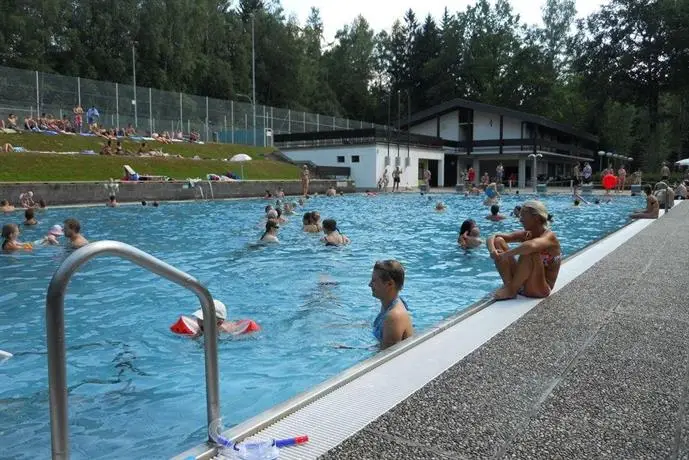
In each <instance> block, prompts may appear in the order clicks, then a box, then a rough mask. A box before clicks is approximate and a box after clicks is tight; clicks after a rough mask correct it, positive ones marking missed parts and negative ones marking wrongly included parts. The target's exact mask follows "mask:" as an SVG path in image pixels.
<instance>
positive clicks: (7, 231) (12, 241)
mask: <svg viewBox="0 0 689 460" xmlns="http://www.w3.org/2000/svg"><path fill="white" fill-rule="evenodd" d="M2 238H3V242H2V250H3V251H6V252H10V251H19V250H20V249H26V250H29V251H30V250H31V249H32V246H31V243H22V242H20V241H18V240H17V238H19V226H18V225H17V224H5V225H3V226H2Z"/></svg>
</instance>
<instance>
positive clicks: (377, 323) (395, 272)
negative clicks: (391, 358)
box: [368, 260, 414, 350]
mask: <svg viewBox="0 0 689 460" xmlns="http://www.w3.org/2000/svg"><path fill="white" fill-rule="evenodd" d="M368 286H369V287H370V288H371V294H372V295H373V297H375V298H376V299H378V300H380V312H379V313H378V316H376V319H375V320H374V321H373V335H374V336H375V338H376V339H378V343H379V344H380V348H381V349H383V350H384V349H386V348H388V347H391V346H392V345H394V344H396V343H398V342H401V341H402V340H405V339H408V338H409V337H411V336H412V334H413V333H414V328H413V327H412V322H411V318H410V316H409V311H408V307H407V303H406V302H405V301H404V300H403V299H402V298H401V297H400V296H399V294H400V291H401V290H402V288H403V287H404V267H403V266H402V264H401V263H399V262H398V261H396V260H383V261H378V262H376V263H375V265H374V266H373V272H372V274H371V282H370V283H368Z"/></svg>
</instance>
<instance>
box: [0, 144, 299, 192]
mask: <svg viewBox="0 0 689 460" xmlns="http://www.w3.org/2000/svg"><path fill="white" fill-rule="evenodd" d="M103 142H104V140H103V139H101V138H94V137H83V136H68V135H58V136H46V135H43V134H35V133H22V134H0V146H2V145H4V144H5V143H10V144H12V145H13V146H15V147H16V146H22V147H24V148H25V149H26V150H28V151H30V152H80V151H82V150H93V151H95V152H98V151H100V148H101V146H102V145H103ZM122 144H123V147H124V148H125V150H129V151H136V150H138V143H135V142H130V141H128V140H125V141H123V143H122ZM147 144H148V146H149V147H150V148H154V149H156V150H162V151H163V152H165V153H170V154H179V155H182V156H183V157H185V158H184V159H179V158H145V157H133V156H132V157H129V156H101V155H68V154H60V153H0V164H1V165H2V166H1V167H0V181H2V182H51V181H101V180H107V179H110V178H114V179H117V178H120V177H122V176H123V168H122V166H123V165H125V164H128V165H130V166H131V167H132V168H134V170H136V171H137V172H138V173H139V174H154V175H164V176H169V177H172V178H174V179H182V180H183V179H187V178H196V177H201V178H205V177H206V174H210V173H214V174H222V173H225V172H227V171H233V172H234V173H236V174H237V175H239V174H240V165H239V164H238V163H230V162H226V161H221V159H224V158H229V157H231V156H233V155H236V154H238V153H246V154H247V155H249V156H251V157H252V158H253V161H249V162H245V163H244V178H245V179H248V180H269V179H298V178H299V177H300V176H299V168H297V167H296V166H293V165H291V164H288V163H284V162H281V161H273V160H266V159H265V155H266V154H268V153H270V152H272V151H274V149H273V148H264V147H253V146H247V145H237V144H182V143H180V144H161V143H158V142H154V141H151V142H148V143H147ZM196 155H198V156H199V157H201V158H202V159H201V160H192V159H191V158H193V157H194V156H196Z"/></svg>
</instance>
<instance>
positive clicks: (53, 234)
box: [39, 225, 65, 246]
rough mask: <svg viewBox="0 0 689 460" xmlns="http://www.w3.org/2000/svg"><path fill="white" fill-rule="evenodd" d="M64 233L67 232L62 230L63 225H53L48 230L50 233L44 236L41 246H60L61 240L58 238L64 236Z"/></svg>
mask: <svg viewBox="0 0 689 460" xmlns="http://www.w3.org/2000/svg"><path fill="white" fill-rule="evenodd" d="M64 234H65V233H64V232H63V231H62V226H60V225H53V226H52V227H50V230H48V233H47V234H46V235H45V236H44V237H43V239H42V240H41V241H40V243H39V244H40V245H41V246H59V245H60V240H58V238H59V237H61V236H64Z"/></svg>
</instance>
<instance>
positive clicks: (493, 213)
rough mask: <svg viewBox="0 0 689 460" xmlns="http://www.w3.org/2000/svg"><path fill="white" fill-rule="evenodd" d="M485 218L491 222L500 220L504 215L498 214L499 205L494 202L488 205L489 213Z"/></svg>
mask: <svg viewBox="0 0 689 460" xmlns="http://www.w3.org/2000/svg"><path fill="white" fill-rule="evenodd" d="M486 219H488V220H492V221H493V222H500V221H501V220H503V219H505V216H503V215H501V214H500V206H498V205H497V204H494V205H493V206H491V207H490V214H489V215H487V216H486Z"/></svg>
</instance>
